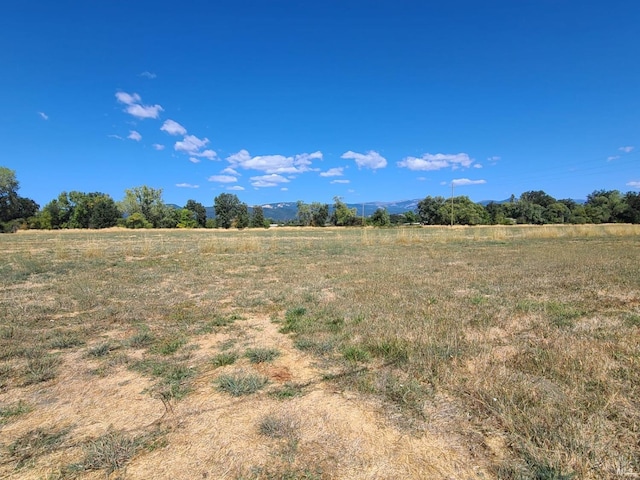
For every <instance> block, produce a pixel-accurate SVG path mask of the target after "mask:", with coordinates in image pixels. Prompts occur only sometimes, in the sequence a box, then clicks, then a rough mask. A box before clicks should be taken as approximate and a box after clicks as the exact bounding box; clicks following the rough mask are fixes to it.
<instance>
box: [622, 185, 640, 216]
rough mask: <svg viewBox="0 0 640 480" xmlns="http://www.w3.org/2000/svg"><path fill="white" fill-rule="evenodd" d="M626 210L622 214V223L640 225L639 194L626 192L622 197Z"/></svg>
mask: <svg viewBox="0 0 640 480" xmlns="http://www.w3.org/2000/svg"><path fill="white" fill-rule="evenodd" d="M624 201H625V203H626V204H627V208H626V210H625V213H624V216H623V218H624V221H625V222H627V223H640V192H637V193H635V192H627V193H626V194H625V196H624Z"/></svg>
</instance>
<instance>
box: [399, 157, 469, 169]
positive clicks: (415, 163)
mask: <svg viewBox="0 0 640 480" xmlns="http://www.w3.org/2000/svg"><path fill="white" fill-rule="evenodd" d="M472 163H473V159H471V158H469V155H467V154H466V153H455V154H445V153H436V154H435V155H433V154H431V153H425V154H424V155H422V157H420V158H417V157H406V158H404V159H403V160H402V161H400V162H398V166H399V167H403V168H408V169H409V170H421V171H430V170H441V169H443V168H451V169H452V170H456V169H458V168H460V167H464V168H467V167H469V166H471V164H472Z"/></svg>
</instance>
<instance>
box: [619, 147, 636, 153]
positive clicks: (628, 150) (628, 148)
mask: <svg viewBox="0 0 640 480" xmlns="http://www.w3.org/2000/svg"><path fill="white" fill-rule="evenodd" d="M634 148H636V147H632V146H628V147H620V148H619V149H618V150H620V151H621V152H624V153H631V152H632V151H633V149H634Z"/></svg>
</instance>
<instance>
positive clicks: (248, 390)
mask: <svg viewBox="0 0 640 480" xmlns="http://www.w3.org/2000/svg"><path fill="white" fill-rule="evenodd" d="M214 383H215V385H216V387H217V389H218V390H220V391H221V392H225V393H228V394H230V395H233V396H234V397H241V396H243V395H250V394H252V393H256V392H257V391H259V390H261V389H262V388H264V387H265V386H266V385H267V383H269V381H268V380H267V378H265V377H263V376H260V375H254V374H245V373H236V374H229V375H220V376H219V377H218V378H217V379H216V380H215V382H214Z"/></svg>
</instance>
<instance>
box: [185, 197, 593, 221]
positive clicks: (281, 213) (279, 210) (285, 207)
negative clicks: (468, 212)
mask: <svg viewBox="0 0 640 480" xmlns="http://www.w3.org/2000/svg"><path fill="white" fill-rule="evenodd" d="M421 200H422V198H418V199H414V200H401V201H397V202H365V203H347V206H348V207H349V208H355V209H356V211H357V212H358V216H362V211H363V208H364V216H365V217H368V216H370V215H373V212H375V211H376V210H377V209H378V208H386V209H387V211H388V212H389V213H390V214H394V213H404V212H408V211H415V210H416V209H417V208H418V202H420V201H421ZM508 201H509V199H508V198H507V199H506V200H482V201H481V202H478V203H479V204H480V205H482V206H485V207H486V206H487V205H488V204H490V203H491V202H494V203H507V202H508ZM574 201H575V202H576V203H579V204H583V203H585V200H582V199H574ZM261 206H262V209H263V211H264V216H265V218H271V219H273V220H275V221H276V222H286V221H289V220H295V218H296V215H297V213H298V206H297V202H279V203H265V204H264V205H261ZM175 207H176V208H181V207H178V206H177V205H175ZM331 207H332V205H331V204H329V211H332V208H331ZM205 208H206V210H207V218H215V216H216V215H215V210H214V208H213V207H205ZM251 211H252V208H251V207H249V213H251Z"/></svg>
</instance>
